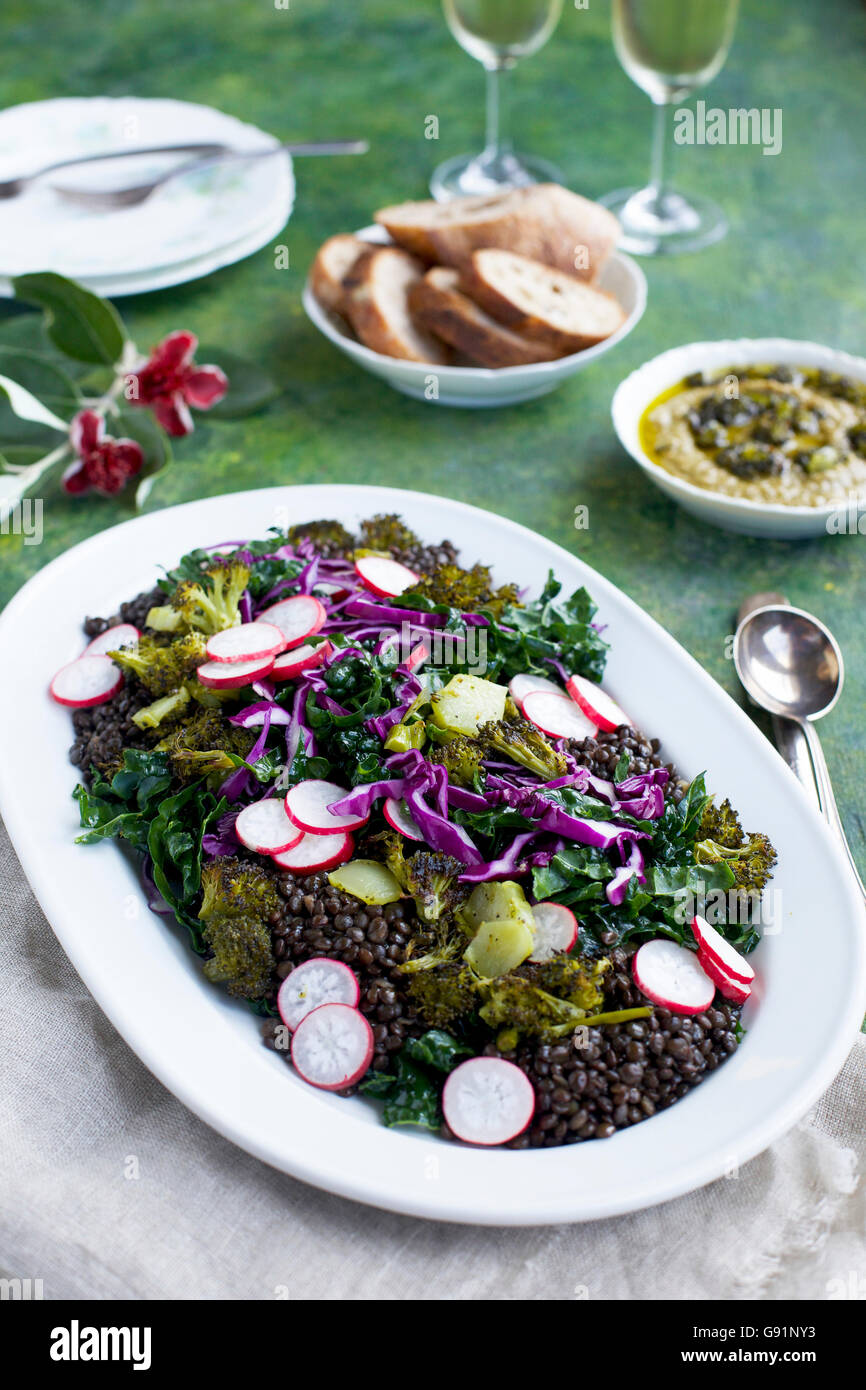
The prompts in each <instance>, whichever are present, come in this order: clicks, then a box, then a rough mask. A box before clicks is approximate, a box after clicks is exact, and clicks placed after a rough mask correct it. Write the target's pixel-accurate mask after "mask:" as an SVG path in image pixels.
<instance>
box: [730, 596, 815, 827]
mask: <svg viewBox="0 0 866 1390" xmlns="http://www.w3.org/2000/svg"><path fill="white" fill-rule="evenodd" d="M770 607H778V608H790V607H791V605H790V603H789V602H788V600H787V598H786V597H785V595H784V594H780V593H778V592H777V591H776V590H770V591H764V592H762V593H759V594H750V595H749V597H748V598H745V599H743V602H742V603H741V604H740V607H739V609H738V611H737V625H738V626H739V624H740V623H742V622H743V620H744V619H745V618H747V617H749V615H750V614H752V613H754V612H755V611H756V610H757V609H758V608H770ZM752 703H754V701H753V702H752ZM770 722H771V724H772V728H773V741H774V743H775V745H776V748H777V749H778V751H779V752H780V753H781V755H782V757H783V758H784V759H785V762H786V763H787V764H788V766H789V768H790V769H791V771H792V772H793V774H794V776H795V777H796V778H797V781H798V782H799V783H800V785H801V786H802V787H803V789H804V791H805V792H806V793H807V795H808V797H809V800H810V801H811V803H812V805H813V807H814V808H815V810H816V811H817V812H818V814H819V815H820V814H821V801H820V798H819V796H818V783H817V781H816V780H815V769H814V768H813V766H812V759H811V758H810V757H809V745H808V743H807V742H806V735H805V734H804V733H803V730H802V729H801V728H800V725H799V724H795V723H794V721H793V720H792V719H785V718H784V717H783V716H782V715H781V714H773V715H771V716H770Z"/></svg>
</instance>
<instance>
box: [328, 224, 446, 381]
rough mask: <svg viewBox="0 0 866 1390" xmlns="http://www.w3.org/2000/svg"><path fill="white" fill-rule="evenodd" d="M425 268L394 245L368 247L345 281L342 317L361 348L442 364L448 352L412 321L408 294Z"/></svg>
mask: <svg viewBox="0 0 866 1390" xmlns="http://www.w3.org/2000/svg"><path fill="white" fill-rule="evenodd" d="M423 273H424V268H423V266H422V265H421V264H420V262H419V261H417V260H416V259H415V258H414V257H413V256H410V255H409V254H408V253H407V252H406V251H403V250H401V249H400V248H399V247H396V246H372V245H371V246H369V247H368V248H367V249H366V250H365V251H363V252H362V253H361V255H360V256H359V257H358V259H357V261H355V263H354V265H353V266H352V268H351V270H350V272H349V274H348V275H347V276H346V279H345V287H346V291H347V300H346V315H347V317H348V319H349V322H350V323H351V325H352V327H353V328H354V330H355V332H356V333H357V335H358V337H359V338H360V340H361V342H362V343H363V344H364V345H365V347H368V348H372V349H373V351H374V352H381V353H383V354H384V356H386V357H398V358H401V359H402V360H403V361H407V362H429V363H431V364H432V365H434V366H445V365H447V363H448V362H449V361H450V359H451V353H450V351H449V349H448V348H447V347H446V346H445V344H444V343H442V342H441V341H440V340H439V339H438V338H435V337H433V335H432V334H430V333H428V332H427V331H426V330H425V329H424V328H423V327H422V326H421V325H419V324H418V323H416V322H415V320H414V319H413V317H412V314H411V311H410V308H409V291H410V289H411V287H412V285H413V284H415V283H416V282H417V281H418V280H420V279H421V277H422V275H423Z"/></svg>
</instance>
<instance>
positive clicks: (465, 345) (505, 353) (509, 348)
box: [409, 266, 559, 367]
mask: <svg viewBox="0 0 866 1390" xmlns="http://www.w3.org/2000/svg"><path fill="white" fill-rule="evenodd" d="M409 308H410V309H411V311H412V313H413V314H414V316H415V318H416V320H417V321H418V323H420V324H422V325H423V327H424V328H427V329H429V331H430V332H431V333H435V334H436V335H437V337H439V338H443V339H444V340H445V342H446V343H450V344H451V346H452V347H455V348H457V350H458V352H461V353H462V354H463V355H464V356H465V357H469V358H471V359H472V361H473V362H477V363H479V365H480V366H482V367H521V366H525V365H526V364H527V363H529V362H550V361H551V360H552V359H553V358H554V357H557V356H559V354H558V353H557V352H556V350H555V348H552V347H549V346H548V344H546V343H541V342H538V341H535V342H533V340H532V339H531V338H523V337H521V336H520V334H519V333H514V332H513V331H512V329H510V328H506V327H505V325H504V324H502V323H497V322H496V319H493V318H491V317H490V315H489V314H488V313H486V312H485V311H484V309H482V308H481V307H480V305H478V304H476V303H475V302H474V301H473V300H471V299H470V298H469V297H468V295H465V294H463V293H462V291H461V290H460V273H459V271H456V270H452V269H448V268H446V267H445V266H434V268H433V269H432V270H428V271H427V274H426V275H425V276H424V278H423V279H422V280H418V281H417V282H416V283H415V284H414V285H413V286H412V288H411V289H410V291H409Z"/></svg>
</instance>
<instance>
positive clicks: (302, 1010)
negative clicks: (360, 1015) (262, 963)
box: [277, 956, 361, 1032]
mask: <svg viewBox="0 0 866 1390" xmlns="http://www.w3.org/2000/svg"><path fill="white" fill-rule="evenodd" d="M360 997H361V990H360V986H359V985H358V978H357V976H356V975H355V974H354V972H353V971H351V970H350V969H349V967H348V965H344V964H343V962H342V961H341V960H328V958H327V956H314V957H313V959H312V960H305V961H304V963H303V965H296V966H295V968H294V970H293V971H292V973H291V975H287V976H286V978H285V979H284V980H283V983H282V984H281V985H280V989H279V993H278V994H277V1009H278V1010H279V1014H280V1018H281V1019H282V1020H283V1023H284V1024H285V1025H286V1027H287V1028H289V1029H291V1031H292V1032H294V1031H295V1029H296V1028H297V1027H298V1025H299V1024H300V1023H303V1021H304V1019H305V1018H306V1017H307V1014H311V1013H312V1012H313V1009H318V1008H321V1006H322V1005H323V1004H348V1006H349V1008H350V1009H355V1008H357V1007H358V1000H359V999H360Z"/></svg>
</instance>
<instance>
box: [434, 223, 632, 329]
mask: <svg viewBox="0 0 866 1390" xmlns="http://www.w3.org/2000/svg"><path fill="white" fill-rule="evenodd" d="M460 284H461V288H462V289H463V290H464V291H465V293H466V294H468V295H469V296H470V298H472V299H474V300H475V301H476V302H477V303H478V304H480V305H481V306H482V308H484V309H486V310H487V312H488V313H489V314H492V316H493V317H494V318H495V319H499V321H500V322H501V323H504V324H507V325H508V327H509V328H513V329H514V330H515V332H517V333H520V334H521V335H523V336H524V337H527V338H532V339H535V340H538V341H540V342H542V343H547V344H549V345H550V346H551V347H552V348H554V349H556V350H557V352H558V353H559V354H560V355H564V354H567V353H572V352H580V351H581V350H582V349H583V348H586V347H592V346H594V345H595V344H596V343H600V342H603V341H604V339H605V338H609V337H610V335H611V334H612V333H615V332H616V330H617V329H618V328H619V327H620V326H621V324H622V323H623V322H624V321H625V313H624V311H623V309H622V307H621V305H620V304H619V303H618V301H617V300H616V299H614V297H613V295H610V294H607V293H605V291H604V290H600V289H598V288H597V287H596V286H594V285H589V284H586V283H583V282H581V281H579V280H575V279H574V278H573V277H572V276H568V275H563V274H562V273H561V272H559V271H556V270H552V269H551V268H550V267H549V266H546V265H542V264H541V263H540V262H539V261H534V260H531V259H529V258H528V257H526V256H520V255H517V254H516V253H514V252H510V251H500V250H493V249H492V248H487V249H485V250H482V251H475V252H473V254H472V259H471V261H470V264H469V266H468V267H467V268H466V269H465V270H463V271H462V272H461V276H460Z"/></svg>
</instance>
